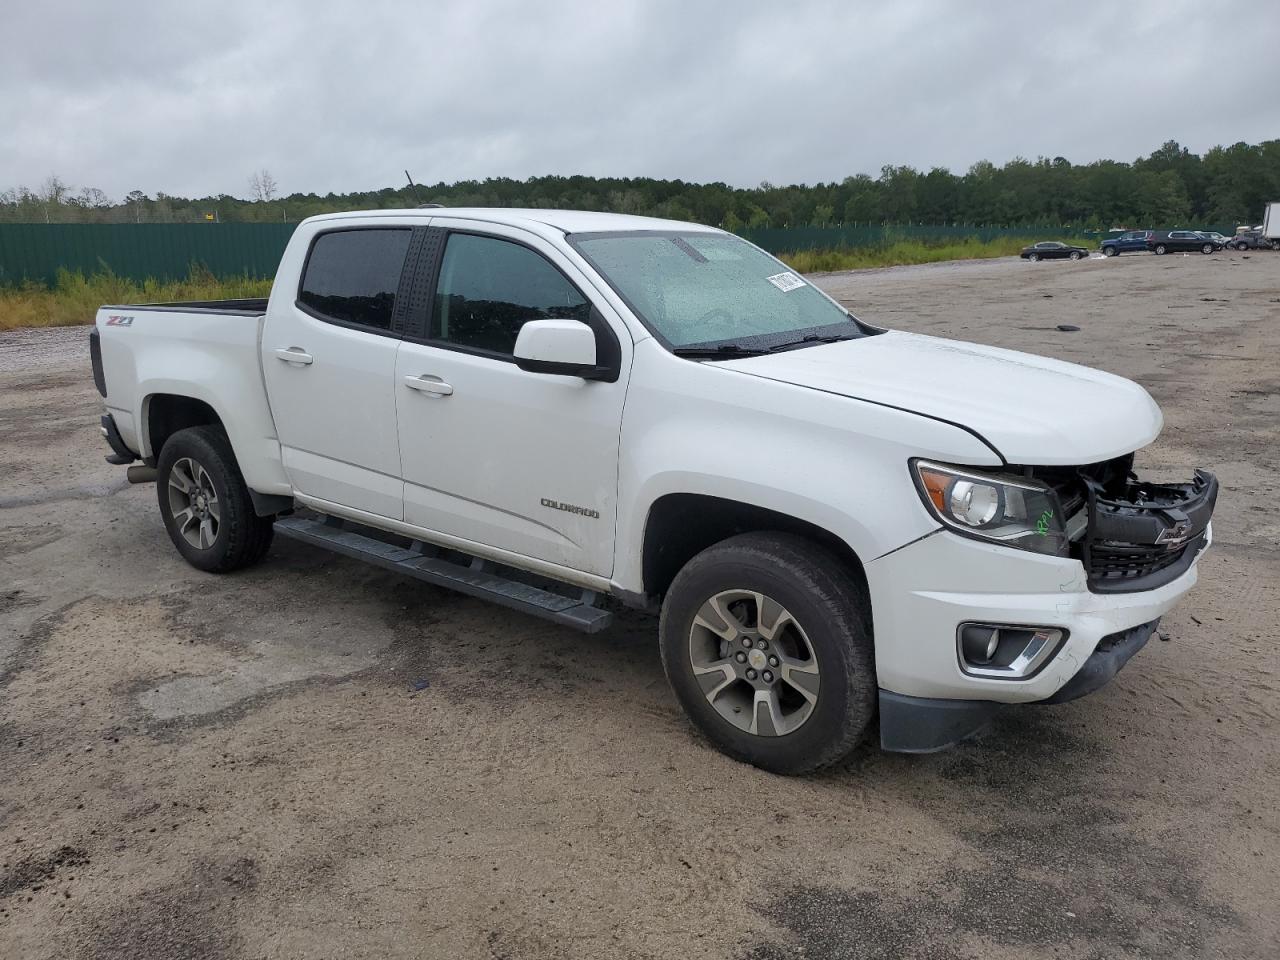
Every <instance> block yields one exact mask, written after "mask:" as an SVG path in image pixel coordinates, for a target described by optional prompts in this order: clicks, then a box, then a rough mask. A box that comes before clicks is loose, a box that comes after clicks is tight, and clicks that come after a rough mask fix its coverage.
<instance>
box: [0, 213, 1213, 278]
mask: <svg viewBox="0 0 1280 960" xmlns="http://www.w3.org/2000/svg"><path fill="white" fill-rule="evenodd" d="M295 226H297V225H296V224H292V223H136V224H135V223H52V224H49V223H0V285H4V284H14V283H21V282H23V281H25V280H30V281H34V282H37V283H46V284H51V283H52V282H53V281H54V279H55V278H56V276H57V273H58V270H60V269H66V270H71V271H76V270H79V271H81V272H83V273H85V274H92V273H96V272H99V271H102V270H111V271H112V272H114V273H115V274H117V275H118V276H121V277H126V278H128V279H131V280H138V281H141V280H145V279H146V278H148V277H154V278H156V279H157V280H180V279H182V278H184V277H186V276H187V274H188V273H189V272H190V270H191V266H192V264H200V265H202V266H204V267H206V268H208V269H209V270H210V271H211V272H212V273H213V274H214V275H216V276H219V277H228V276H240V275H245V274H247V275H249V276H251V277H272V276H274V275H275V272H276V266H277V265H278V264H279V262H280V254H281V253H283V252H284V248H285V245H286V244H287V243H288V242H289V237H290V236H291V235H292V233H293V230H294V227H295ZM1206 229H1208V228H1206ZM1219 229H1221V232H1222V233H1225V234H1227V235H1228V236H1229V235H1230V234H1231V233H1232V232H1233V229H1234V228H1232V227H1227V228H1225V229H1222V228H1219ZM742 235H743V236H744V237H746V238H747V239H748V240H750V241H751V242H752V243H755V244H757V245H759V246H761V247H763V248H764V249H766V250H768V251H770V252H772V253H787V252H793V251H798V250H839V249H847V248H850V247H865V246H875V245H879V244H884V243H889V242H892V241H895V240H923V241H926V242H928V241H941V240H955V239H959V238H961V237H977V238H978V239H979V240H984V241H985V240H991V239H994V238H996V237H1025V238H1027V239H1028V240H1032V239H1035V240H1048V239H1054V238H1059V237H1065V236H1081V235H1086V236H1094V237H1095V239H1096V238H1097V237H1099V236H1101V234H1100V233H1099V232H1098V231H1085V230H1081V229H1078V228H1072V227H1061V226H1038V227H1037V226H1025V227H991V226H978V225H974V224H941V225H939V224H932V225H931V224H899V225H881V224H854V225H845V226H839V227H785V228H770V229H763V230H743V231H742Z"/></svg>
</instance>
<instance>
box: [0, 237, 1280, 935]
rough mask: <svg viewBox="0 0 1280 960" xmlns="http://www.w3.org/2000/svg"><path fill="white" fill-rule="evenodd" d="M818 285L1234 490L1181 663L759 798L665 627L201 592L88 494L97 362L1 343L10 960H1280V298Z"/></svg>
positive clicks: (3, 912)
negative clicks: (1125, 388)
mask: <svg viewBox="0 0 1280 960" xmlns="http://www.w3.org/2000/svg"><path fill="white" fill-rule="evenodd" d="M817 280H818V282H819V283H821V284H822V285H823V286H825V287H826V288H827V289H829V290H831V291H832V292H833V293H834V294H835V295H836V296H838V297H841V298H843V299H845V300H846V302H847V303H848V304H849V305H850V306H851V307H852V308H853V309H854V311H855V312H856V313H858V314H860V315H861V316H863V317H865V318H866V319H868V320H871V321H873V322H878V323H883V324H885V325H888V326H893V327H901V328H906V329H910V330H917V331H923V332H929V333H937V334H942V335H946V336H954V337H960V338H966V339H972V340H977V341H981V342H984V343H992V344H998V345H1001V346H1008V347H1015V348H1020V349H1024V350H1029V351H1032V352H1036V353H1042V354H1046V355H1051V356H1055V357H1060V358H1063V359H1067V360H1076V361H1081V362H1084V363H1089V364H1093V365H1096V366H1100V367H1103V368H1105V369H1107V370H1111V371H1114V372H1116V373H1120V374H1124V375H1126V376H1130V377H1134V378H1136V379H1138V380H1139V381H1141V382H1142V383H1143V384H1144V385H1146V387H1147V388H1148V389H1149V390H1150V391H1151V392H1152V393H1153V394H1154V396H1155V397H1156V399H1157V400H1158V401H1159V402H1160V403H1161V405H1162V406H1163V407H1164V410H1165V415H1166V418H1167V425H1166V428H1165V432H1164V435H1163V436H1162V437H1161V439H1160V440H1159V441H1158V442H1157V443H1156V444H1155V445H1154V446H1153V447H1152V448H1150V449H1148V450H1145V451H1143V452H1142V454H1141V455H1140V458H1139V464H1140V466H1141V467H1142V468H1143V469H1145V470H1148V471H1150V472H1153V473H1157V474H1168V475H1170V476H1173V475H1177V476H1179V477H1185V476H1186V475H1188V474H1189V471H1190V468H1191V467H1192V466H1196V465H1203V466H1206V467H1209V468H1211V469H1213V470H1215V471H1217V472H1218V474H1219V476H1220V477H1221V479H1222V482H1223V493H1222V497H1221V500H1220V502H1219V506H1218V514H1217V519H1216V521H1215V527H1216V534H1217V543H1216V544H1215V546H1214V548H1213V550H1212V552H1211V553H1210V554H1209V556H1208V557H1207V558H1206V559H1205V560H1204V561H1203V563H1202V564H1201V571H1202V573H1201V577H1202V579H1201V583H1200V585H1199V586H1198V587H1197V588H1196V590H1195V591H1194V593H1193V594H1192V595H1191V596H1190V597H1189V598H1188V599H1187V600H1186V601H1184V603H1183V604H1182V606H1180V607H1179V608H1178V609H1177V610H1176V611H1174V612H1173V613H1172V614H1171V615H1170V616H1169V617H1168V618H1166V620H1165V623H1164V630H1165V633H1166V635H1167V637H1168V640H1167V642H1157V641H1153V642H1152V643H1151V644H1150V645H1149V646H1148V647H1147V649H1146V650H1144V651H1143V652H1142V653H1141V654H1140V655H1139V656H1138V657H1137V658H1136V659H1135V660H1134V661H1133V662H1132V663H1131V664H1130V665H1129V666H1128V668H1127V669H1126V670H1125V671H1124V672H1123V673H1122V674H1121V675H1120V676H1119V677H1118V679H1117V680H1116V681H1115V682H1114V683H1113V684H1112V685H1111V686H1110V687H1108V688H1107V689H1105V690H1103V691H1101V692H1100V693H1098V694H1096V695H1095V696H1093V697H1090V698H1087V699H1085V700H1082V701H1079V702H1077V703H1073V704H1068V705H1065V706H1060V707H1054V708H1033V709H1027V710H1024V711H1022V712H1020V713H1017V714H1015V715H1012V716H1011V717H1010V718H1009V719H1008V720H1006V721H1004V722H1002V723H1001V724H1000V725H999V726H998V727H997V728H996V729H995V730H993V731H992V733H990V734H989V735H987V736H985V737H984V738H982V739H980V740H978V741H976V742H972V743H969V744H966V745H964V746H962V747H960V748H958V749H955V750H953V751H951V752H949V753H944V754H940V755H935V756H930V757H923V758H910V757H902V756H892V755H886V754H881V753H879V752H876V751H871V750H868V751H864V752H862V753H860V754H859V755H857V756H856V757H854V758H853V759H852V760H851V761H850V762H849V763H848V764H847V765H846V766H844V767H842V768H841V769H838V770H833V771H830V772H827V773H825V774H824V775H821V776H818V777H813V778H808V779H782V778H778V777H774V776H770V775H768V774H764V773H761V772H759V771H757V770H754V769H752V768H749V767H745V766H741V765H739V764H736V763H734V762H732V761H730V760H727V759H726V758H724V757H722V756H720V755H719V754H717V753H715V752H714V751H713V750H711V749H710V748H709V747H707V746H706V745H705V744H704V743H703V742H702V741H701V740H700V739H699V738H698V737H697V736H696V735H695V734H694V732H693V731H692V730H691V728H690V726H689V725H688V724H687V723H686V721H685V720H684V719H683V717H682V715H681V713H680V712H679V710H678V708H677V706H676V703H675V701H674V699H673V697H672V695H671V693H670V692H669V691H668V689H667V686H666V683H665V681H664V679H663V676H662V670H661V667H660V664H659V661H658V655H657V649H656V644H655V642H654V635H655V621H654V620H653V619H651V618H648V617H646V616H642V615H639V614H632V613H626V614H624V615H622V616H621V617H620V622H619V623H618V624H617V625H616V626H615V627H614V628H612V629H611V630H610V631H607V632H606V633H604V634H602V635H600V636H597V637H590V638H588V637H583V636H580V635H578V634H575V633H572V632H569V631H567V630H564V629H560V628H558V627H555V626H551V625H547V624H544V623H542V622H540V621H537V620H533V619H530V618H528V617H525V616H521V615H519V614H515V613H511V612H507V611H505V610H502V609H499V608H496V607H492V606H487V605H484V604H482V603H480V602H477V601H473V600H470V599H466V598H463V597H460V596H457V595H453V594H449V593H446V592H443V591H440V590H436V589H432V588H430V587H426V586H423V585H420V584H418V583H416V582H408V581H405V580H402V579H399V578H397V577H394V576H392V575H390V574H387V573H383V572H381V571H379V570H376V569H373V568H368V567H364V566H361V565H359V564H357V563H354V562H351V561H347V560H344V559H340V558H335V557H333V556H329V555H327V554H324V553H321V552H316V551H313V550H309V549H306V548H303V547H301V546H298V545H295V544H292V543H290V542H288V541H283V540H282V541H279V542H278V543H277V544H276V546H274V547H273V549H272V551H271V553H270V555H269V557H268V559H267V561H266V562H265V563H264V564H262V565H261V566H259V567H257V568H255V569H253V570H249V571H245V572H243V573H241V574H237V575H234V576H228V577H211V576H207V575H204V574H201V573H198V572H197V571H195V570H193V569H191V568H190V567H188V566H187V565H186V564H184V563H183V562H182V561H181V560H180V559H179V558H178V556H177V554H176V552H175V551H174V550H173V549H172V547H171V545H170V544H169V542H168V540H167V539H166V537H165V534H164V531H163V529H162V527H161V524H160V519H159V516H158V514H157V512H156V508H155V503H154V496H155V494H154V489H153V488H152V487H128V486H125V485H124V484H123V483H122V482H121V480H122V477H121V473H122V471H121V470H120V468H115V467H110V466H108V465H107V464H106V463H104V462H103V460H102V455H103V453H104V452H105V450H104V448H103V446H102V444H101V442H100V439H99V437H98V435H97V425H96V420H97V416H98V413H99V398H98V396H97V394H96V393H95V391H94V389H93V386H92V383H91V381H90V376H89V370H88V362H87V358H86V349H85V331H84V330H83V329H74V330H51V331H37V332H30V331H28V332H15V333H8V334H0V957H4V958H6V960H9V958H13V960H17V958H24V960H25V958H81V957H104V958H126V957H127V958H153V957H154V958H206V960H214V958H232V957H449V958H452V957H464V958H473V957H476V958H510V960H518V958H561V957H563V958H584V960H585V958H592V960H596V958H605V957H655V958H657V957H662V958H667V957H679V958H682V960H683V958H720V957H739V958H752V960H769V958H782V957H809V958H820V957H858V958H885V960H889V958H895V960H897V958H904V960H910V958H944V960H945V958H960V957H982V958H1006V960H1013V958H1019V960H1022V958H1049V957H1052V958H1056V960H1073V958H1077V960H1084V958H1108V960H1110V958H1129V957H1143V958H1159V960H1168V958H1182V957H1230V958H1255V957H1256V958H1264V957H1275V956H1277V954H1278V953H1280V906H1278V903H1280V900H1278V899H1277V894H1276V886H1275V883H1276V881H1275V878H1276V876H1277V875H1278V874H1280V812H1278V806H1277V787H1278V786H1280V744H1278V743H1277V732H1278V730H1280V724H1278V723H1277V720H1278V714H1280V658H1278V656H1277V651H1276V639H1277V637H1276V635H1277V623H1278V622H1280V557H1278V556H1277V550H1276V547H1275V543H1276V540H1277V538H1280V520H1277V512H1276V510H1275V504H1276V502H1277V500H1278V499H1280V480H1278V478H1280V473H1278V471H1280V463H1278V462H1277V461H1278V460H1280V430H1278V428H1277V415H1278V414H1280V372H1278V368H1277V365H1276V356H1277V347H1280V333H1278V332H1277V331H1278V330H1280V257H1277V256H1274V255H1269V254H1255V255H1253V256H1249V257H1245V256H1241V255H1239V254H1231V255H1218V256H1212V257H1202V256H1193V257H1166V258H1156V257H1143V256H1133V257H1122V258H1119V259H1116V260H1106V261H1102V260H1091V261H1086V262H1082V263H1079V264H1070V263H1042V264H1038V265H1031V264H1023V263H1020V262H1017V261H993V262H984V263H974V264H960V265H941V266H935V267H924V268H903V269H893V270H884V271H875V272H867V273H860V274H853V275H848V274H846V275H828V276H824V277H820V278H817ZM1064 322H1068V323H1075V324H1078V325H1079V326H1081V327H1082V328H1083V329H1082V330H1081V331H1079V332H1075V333H1063V332H1059V331H1057V330H1056V329H1055V326H1056V325H1057V324H1058V323H1064ZM980 388H981V385H975V389H980ZM423 682H425V684H426V686H425V687H424V688H423V689H420V690H415V688H416V687H419V686H421V685H422V684H423Z"/></svg>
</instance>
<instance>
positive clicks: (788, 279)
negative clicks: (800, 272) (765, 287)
mask: <svg viewBox="0 0 1280 960" xmlns="http://www.w3.org/2000/svg"><path fill="white" fill-rule="evenodd" d="M765 279H766V280H768V281H769V282H770V283H772V284H773V285H774V286H775V287H777V288H778V289H779V290H781V291H782V292H783V293H788V292H790V291H792V290H795V289H797V288H798V287H803V286H804V285H805V282H804V281H803V280H801V279H800V278H799V277H797V276H796V275H795V274H794V273H792V272H791V271H790V270H788V271H786V272H785V273H775V274H774V275H773V276H772V277H765Z"/></svg>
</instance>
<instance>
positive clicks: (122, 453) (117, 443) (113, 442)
mask: <svg viewBox="0 0 1280 960" xmlns="http://www.w3.org/2000/svg"><path fill="white" fill-rule="evenodd" d="M99 422H100V423H101V425H102V426H101V430H102V436H103V438H104V439H105V440H106V441H107V446H109V447H110V448H111V456H109V457H107V463H114V464H117V465H118V464H125V463H133V461H135V460H137V459H138V455H137V454H136V453H134V452H133V451H132V450H130V449H129V447H128V446H127V445H126V444H125V442H124V438H123V437H122V436H120V429H119V428H118V427H117V426H116V421H115V417H113V416H112V415H111V414H109V413H108V414H104V415H103V417H102V419H101V420H100V421H99Z"/></svg>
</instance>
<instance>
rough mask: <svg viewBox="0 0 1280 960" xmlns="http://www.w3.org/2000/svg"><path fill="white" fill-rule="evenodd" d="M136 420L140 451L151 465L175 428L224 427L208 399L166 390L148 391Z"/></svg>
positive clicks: (176, 430) (176, 429)
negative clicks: (138, 428)
mask: <svg viewBox="0 0 1280 960" xmlns="http://www.w3.org/2000/svg"><path fill="white" fill-rule="evenodd" d="M139 423H140V425H141V427H142V430H141V434H142V436H141V440H142V443H141V446H142V454H143V457H144V459H145V460H146V462H147V463H149V464H150V465H152V466H155V463H156V461H157V460H158V459H159V457H160V451H161V450H162V449H164V444H165V441H166V440H168V439H169V438H170V437H171V436H173V435H174V434H175V433H177V432H178V431H179V430H185V429H186V428H188V427H206V426H218V427H222V428H223V430H226V423H225V422H224V421H223V419H222V417H221V415H220V414H219V413H218V411H217V410H215V409H214V407H213V405H212V404H211V403H209V402H208V401H206V400H202V399H200V398H199V397H193V396H190V395H187V394H182V393H170V392H166V391H157V392H154V393H149V394H147V395H146V396H145V397H143V399H142V416H141V417H140V418H139Z"/></svg>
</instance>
